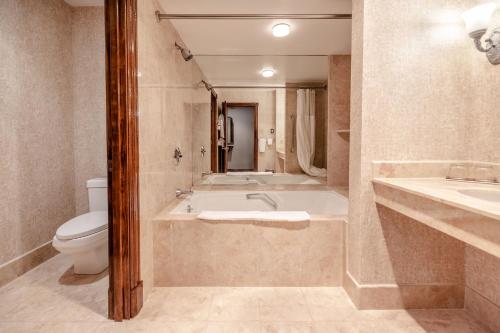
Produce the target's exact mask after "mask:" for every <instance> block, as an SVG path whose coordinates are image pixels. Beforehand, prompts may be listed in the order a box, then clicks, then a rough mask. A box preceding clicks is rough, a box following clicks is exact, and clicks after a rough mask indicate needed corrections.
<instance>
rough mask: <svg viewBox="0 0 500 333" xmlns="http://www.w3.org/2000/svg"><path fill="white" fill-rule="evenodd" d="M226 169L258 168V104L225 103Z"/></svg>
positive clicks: (255, 169) (247, 169)
mask: <svg viewBox="0 0 500 333" xmlns="http://www.w3.org/2000/svg"><path fill="white" fill-rule="evenodd" d="M224 114H225V119H226V122H225V123H226V126H225V127H226V128H225V130H226V135H225V139H226V140H225V142H226V171H257V170H258V154H259V151H258V104H257V103H226V104H225V111H224Z"/></svg>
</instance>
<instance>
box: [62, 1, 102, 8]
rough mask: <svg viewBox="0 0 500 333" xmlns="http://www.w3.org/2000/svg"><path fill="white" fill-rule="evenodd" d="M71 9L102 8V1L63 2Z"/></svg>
mask: <svg viewBox="0 0 500 333" xmlns="http://www.w3.org/2000/svg"><path fill="white" fill-rule="evenodd" d="M64 1H66V3H67V4H68V5H70V6H73V7H80V6H104V0H64Z"/></svg>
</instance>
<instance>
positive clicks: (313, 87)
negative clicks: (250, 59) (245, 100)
mask: <svg viewBox="0 0 500 333" xmlns="http://www.w3.org/2000/svg"><path fill="white" fill-rule="evenodd" d="M211 87H212V88H214V89H315V90H319V89H327V88H328V85H327V84H325V85H322V86H211Z"/></svg>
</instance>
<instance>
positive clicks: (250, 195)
mask: <svg viewBox="0 0 500 333" xmlns="http://www.w3.org/2000/svg"><path fill="white" fill-rule="evenodd" d="M250 199H261V200H262V199H263V200H264V201H267V203H268V204H270V205H271V206H272V207H273V208H274V210H278V203H277V202H276V201H274V200H273V199H272V198H271V197H270V196H269V195H267V194H266V193H248V194H247V200H250Z"/></svg>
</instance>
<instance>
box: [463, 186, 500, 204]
mask: <svg viewBox="0 0 500 333" xmlns="http://www.w3.org/2000/svg"><path fill="white" fill-rule="evenodd" d="M458 192H459V193H461V194H463V195H466V196H468V197H471V198H475V199H480V200H484V201H490V202H498V203H500V190H485V189H463V190H458Z"/></svg>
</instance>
